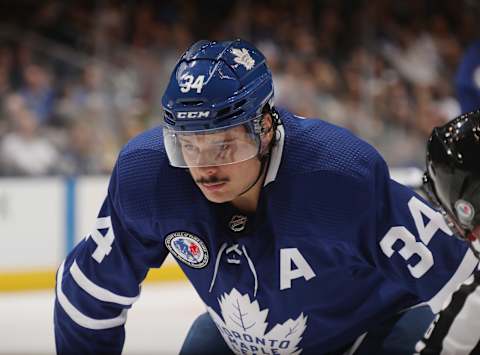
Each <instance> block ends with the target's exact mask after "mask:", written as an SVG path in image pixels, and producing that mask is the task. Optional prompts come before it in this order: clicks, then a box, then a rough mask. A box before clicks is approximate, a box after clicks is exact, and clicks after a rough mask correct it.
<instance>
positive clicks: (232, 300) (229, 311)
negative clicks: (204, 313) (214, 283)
mask: <svg viewBox="0 0 480 355" xmlns="http://www.w3.org/2000/svg"><path fill="white" fill-rule="evenodd" d="M218 302H219V304H220V310H221V312H222V317H223V319H222V318H221V317H220V316H219V315H218V314H217V313H216V312H215V311H214V310H213V309H212V308H210V307H207V310H208V312H209V313H210V316H211V317H212V319H213V321H214V322H215V324H216V325H217V327H218V329H219V330H220V333H221V334H222V336H223V338H224V339H225V342H226V343H227V344H228V346H229V347H230V349H232V351H233V352H234V353H235V354H239V355H240V354H282V355H283V354H284V355H287V354H292V355H297V354H300V352H301V351H302V349H299V348H298V343H299V342H300V340H302V334H303V332H304V331H305V328H306V327H307V318H308V317H306V316H304V315H303V313H301V314H300V315H299V316H298V318H297V319H295V320H293V319H289V320H287V321H286V322H285V323H283V324H276V325H275V326H274V327H273V328H272V329H271V330H270V331H269V332H268V333H267V334H265V331H266V329H267V326H268V323H267V321H266V320H267V315H268V309H264V310H260V305H259V304H258V302H257V301H254V302H251V301H250V297H249V296H248V294H245V295H242V294H240V292H238V291H237V290H236V289H235V288H234V289H232V291H231V292H230V293H229V294H227V293H224V294H223V296H222V297H221V298H220V299H219V301H218ZM224 320H225V321H224Z"/></svg>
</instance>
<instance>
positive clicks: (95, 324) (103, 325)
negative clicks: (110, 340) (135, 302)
mask: <svg viewBox="0 0 480 355" xmlns="http://www.w3.org/2000/svg"><path fill="white" fill-rule="evenodd" d="M64 264H65V262H63V263H62V265H61V266H60V268H59V270H58V274H57V299H58V303H60V306H62V308H63V310H64V311H65V313H67V315H68V316H69V317H70V318H71V319H72V320H73V321H74V322H75V323H77V324H78V325H79V326H81V327H84V328H88V329H93V330H99V329H109V328H115V327H118V326H120V325H123V324H125V322H126V320H127V310H126V309H124V310H122V312H121V313H120V315H118V316H117V317H115V318H110V319H94V318H90V317H88V316H86V315H84V314H83V313H82V312H80V311H79V310H78V309H76V308H75V306H74V305H73V304H71V303H70V301H69V300H68V298H67V296H65V294H64V293H63V291H62V276H63V268H64Z"/></svg>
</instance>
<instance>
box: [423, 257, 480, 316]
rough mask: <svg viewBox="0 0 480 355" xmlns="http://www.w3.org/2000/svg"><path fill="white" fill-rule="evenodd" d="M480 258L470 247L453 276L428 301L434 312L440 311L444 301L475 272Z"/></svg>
mask: <svg viewBox="0 0 480 355" xmlns="http://www.w3.org/2000/svg"><path fill="white" fill-rule="evenodd" d="M477 264H478V259H477V258H476V257H475V255H474V254H473V253H472V251H471V250H470V249H469V250H468V251H467V252H466V253H465V256H464V257H463V260H462V262H461V264H460V266H459V267H458V269H457V271H456V272H455V274H454V275H453V276H452V278H451V279H450V280H449V281H448V282H447V283H446V284H445V285H444V286H443V288H442V289H441V290H440V291H438V293H437V294H436V295H435V296H434V297H432V299H431V300H430V301H428V302H427V303H428V305H429V306H430V308H431V309H432V312H433V313H438V312H440V310H441V309H442V306H443V303H444V302H445V301H446V300H448V297H449V296H450V294H451V293H452V292H454V291H455V290H456V289H457V288H458V287H459V286H460V284H461V283H462V282H464V281H465V280H466V279H468V277H469V276H470V275H471V274H472V273H473V271H474V270H475V268H476V267H477Z"/></svg>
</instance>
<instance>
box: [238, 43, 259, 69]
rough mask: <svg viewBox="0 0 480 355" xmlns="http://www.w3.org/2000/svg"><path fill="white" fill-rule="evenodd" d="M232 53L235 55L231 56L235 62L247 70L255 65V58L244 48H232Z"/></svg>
mask: <svg viewBox="0 0 480 355" xmlns="http://www.w3.org/2000/svg"><path fill="white" fill-rule="evenodd" d="M232 54H233V55H234V56H235V58H233V60H234V61H235V63H238V64H241V65H243V66H244V67H245V68H246V69H247V70H250V69H252V68H253V66H254V65H255V60H253V58H252V56H251V55H250V53H248V49H246V48H242V49H239V48H232Z"/></svg>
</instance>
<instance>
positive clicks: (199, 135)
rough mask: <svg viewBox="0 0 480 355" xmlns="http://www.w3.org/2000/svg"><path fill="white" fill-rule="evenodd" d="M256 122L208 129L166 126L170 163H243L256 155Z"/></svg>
mask: <svg viewBox="0 0 480 355" xmlns="http://www.w3.org/2000/svg"><path fill="white" fill-rule="evenodd" d="M252 126H253V125H251V124H249V123H248V122H247V123H242V124H240V125H236V126H229V127H225V128H222V129H215V130H206V131H195V132H188V131H175V130H173V129H171V128H169V127H168V126H165V127H164V128H163V139H164V144H165V149H166V151H167V155H168V159H169V161H170V165H172V166H175V167H178V168H193V167H205V166H219V165H227V164H234V163H240V162H242V161H245V160H248V159H251V158H253V157H255V156H256V155H257V154H258V152H259V148H260V138H259V136H258V134H256V133H255V132H254V131H253V128H252Z"/></svg>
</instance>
